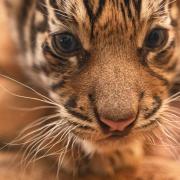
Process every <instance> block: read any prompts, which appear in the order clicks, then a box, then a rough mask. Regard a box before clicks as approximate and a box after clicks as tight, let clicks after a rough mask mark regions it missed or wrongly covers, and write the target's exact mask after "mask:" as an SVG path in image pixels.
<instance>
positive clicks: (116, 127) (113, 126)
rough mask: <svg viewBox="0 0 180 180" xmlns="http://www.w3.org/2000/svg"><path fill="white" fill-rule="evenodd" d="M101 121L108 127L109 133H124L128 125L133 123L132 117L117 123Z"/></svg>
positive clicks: (107, 120) (106, 120) (102, 119)
mask: <svg viewBox="0 0 180 180" xmlns="http://www.w3.org/2000/svg"><path fill="white" fill-rule="evenodd" d="M101 121H102V122H103V123H104V124H105V125H107V126H108V127H110V131H124V130H125V129H126V128H127V127H128V126H129V125H131V124H132V123H133V122H134V121H135V118H134V117H130V118H128V119H123V120H119V121H113V120H109V119H104V118H101Z"/></svg>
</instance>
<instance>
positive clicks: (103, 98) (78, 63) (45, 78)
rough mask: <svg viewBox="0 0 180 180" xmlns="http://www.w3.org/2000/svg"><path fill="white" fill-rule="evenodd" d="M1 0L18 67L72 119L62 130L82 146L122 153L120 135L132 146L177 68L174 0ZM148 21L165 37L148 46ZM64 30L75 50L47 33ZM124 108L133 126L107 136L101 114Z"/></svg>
mask: <svg viewBox="0 0 180 180" xmlns="http://www.w3.org/2000/svg"><path fill="white" fill-rule="evenodd" d="M4 1H5V2H6V5H7V8H8V10H9V13H10V14H11V15H12V16H11V19H13V18H14V19H13V21H12V24H14V25H15V26H16V40H18V41H17V43H18V44H19V47H20V52H21V55H22V58H21V59H20V64H21V65H22V68H23V69H24V71H26V72H27V73H28V74H29V77H30V78H31V79H32V81H33V82H34V83H36V84H38V85H39V86H40V87H41V88H44V89H45V91H47V93H49V97H51V98H52V99H53V100H54V101H55V102H56V103H57V104H58V113H59V120H58V122H60V123H62V122H66V123H67V124H68V126H69V127H74V129H73V130H72V131H71V132H69V133H70V135H71V136H72V137H76V138H77V139H78V140H77V143H76V144H77V145H78V144H81V145H82V147H83V148H82V149H83V151H87V152H90V153H92V152H93V153H100V154H103V153H104V152H106V153H107V152H108V153H110V154H114V153H112V152H114V151H116V150H118V151H120V152H121V154H123V156H126V155H124V154H126V153H124V151H123V150H124V146H123V144H124V142H126V143H128V144H129V147H130V149H133V147H134V145H133V143H132V142H134V140H137V139H139V141H141V140H140V139H141V138H140V137H141V136H142V135H144V134H146V133H147V132H149V131H151V130H152V129H153V128H154V127H156V126H157V121H161V116H160V114H162V113H163V107H164V105H165V102H166V99H167V98H168V97H169V96H170V90H171V89H172V87H173V85H174V84H175V83H174V79H177V77H178V73H179V69H178V67H179V64H180V63H179V62H180V61H179V59H178V58H179V52H178V47H179V41H178V39H179V34H178V27H179V22H178V13H179V12H178V9H177V6H176V2H173V1H171V0H156V1H152V0H69V1H66V0H38V1H36V0H34V1H32V0H26V1H23V0H19V1H14V0H4ZM178 2H179V1H178ZM175 11H176V12H177V13H174V12H175ZM155 27H161V28H164V29H167V33H168V40H167V42H166V44H165V45H164V46H163V47H162V48H159V49H156V50H153V51H151V50H149V49H148V48H146V47H145V44H144V43H145V40H146V37H147V35H148V34H149V33H150V31H151V30H152V29H153V28H155ZM63 32H69V33H71V34H73V35H74V36H75V37H76V38H77V39H78V40H79V41H80V42H81V45H82V48H81V50H80V51H79V52H78V53H76V54H73V55H66V56H65V55H64V54H60V53H57V51H55V49H54V46H53V43H52V41H53V37H54V35H55V34H60V33H63ZM178 81H179V80H178ZM176 84H178V83H176ZM176 87H177V86H176ZM173 89H175V88H173ZM176 91H179V87H178V89H177V90H176ZM129 113H132V114H136V122H135V124H134V125H133V127H132V128H130V129H129V130H128V132H126V133H125V137H124V134H122V136H123V137H122V138H119V139H118V140H108V138H107V136H108V135H107V134H106V130H105V131H104V127H103V125H102V124H101V122H100V116H106V117H109V118H110V119H115V120H117V119H125V118H126V117H127V114H129ZM68 126H67V127H68ZM67 127H66V128H67ZM67 140H68V139H66V140H65V141H67ZM68 142H70V143H71V141H69V140H68ZM61 145H62V144H61ZM120 145H122V146H123V148H121V147H120ZM112 146H113V147H114V148H112ZM138 146H139V145H138ZM140 146H141V145H140ZM102 147H103V148H102ZM133 150H134V149H133ZM136 158H137V157H136ZM138 158H139V156H138ZM138 158H137V159H138ZM94 160H95V158H94ZM77 161H78V160H77ZM65 164H66V165H67V162H66V163H65ZM82 166H83V164H82ZM80 167H81V166H80Z"/></svg>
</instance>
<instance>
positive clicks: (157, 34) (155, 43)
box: [146, 29, 167, 48]
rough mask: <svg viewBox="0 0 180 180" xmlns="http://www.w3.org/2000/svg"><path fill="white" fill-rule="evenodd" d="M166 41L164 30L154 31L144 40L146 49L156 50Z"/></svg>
mask: <svg viewBox="0 0 180 180" xmlns="http://www.w3.org/2000/svg"><path fill="white" fill-rule="evenodd" d="M166 41H167V31H166V30H164V29H154V30H152V32H151V33H150V34H149V35H148V37H147V39H146V47H148V48H158V47H161V46H162V45H163V44H164V43H165V42H166Z"/></svg>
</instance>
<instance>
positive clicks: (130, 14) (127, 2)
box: [124, 0, 132, 19]
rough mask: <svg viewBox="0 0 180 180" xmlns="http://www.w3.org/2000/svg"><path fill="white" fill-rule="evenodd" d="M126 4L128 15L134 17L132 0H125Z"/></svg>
mask: <svg viewBox="0 0 180 180" xmlns="http://www.w3.org/2000/svg"><path fill="white" fill-rule="evenodd" d="M124 4H125V6H126V7H127V11H128V17H129V18H130V19H132V12H131V8H130V0H124Z"/></svg>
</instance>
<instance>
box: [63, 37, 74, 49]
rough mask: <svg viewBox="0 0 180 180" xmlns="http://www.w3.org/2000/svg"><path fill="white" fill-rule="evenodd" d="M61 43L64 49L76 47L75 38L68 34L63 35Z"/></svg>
mask: <svg viewBox="0 0 180 180" xmlns="http://www.w3.org/2000/svg"><path fill="white" fill-rule="evenodd" d="M60 44H61V47H62V48H63V49H64V50H71V49H73V48H74V45H75V44H74V41H73V38H72V37H71V36H68V35H65V36H62V37H61V39H60Z"/></svg>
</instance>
